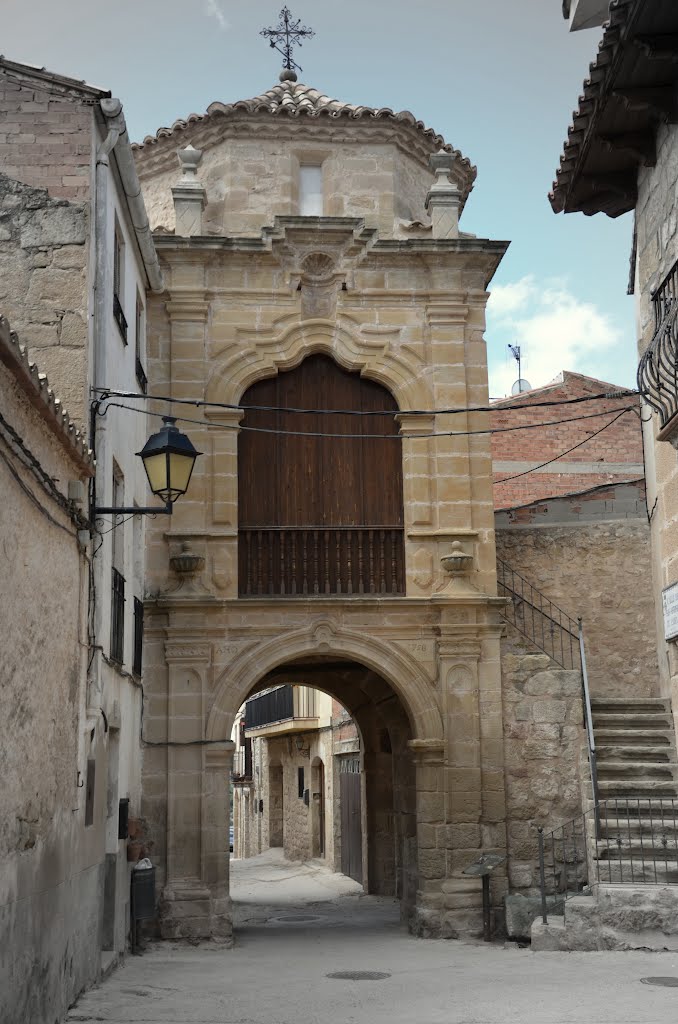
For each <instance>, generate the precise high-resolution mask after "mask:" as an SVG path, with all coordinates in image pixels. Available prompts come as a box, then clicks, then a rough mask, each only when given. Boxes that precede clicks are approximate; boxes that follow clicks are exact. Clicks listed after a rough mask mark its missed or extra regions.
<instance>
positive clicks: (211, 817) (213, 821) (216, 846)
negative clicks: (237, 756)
mask: <svg viewBox="0 0 678 1024" xmlns="http://www.w3.org/2000/svg"><path fill="white" fill-rule="evenodd" d="M234 749H235V744H234V743H233V742H232V741H230V740H224V741H223V742H221V743H210V744H209V746H207V747H205V770H204V773H203V788H202V876H203V878H204V880H205V882H206V883H207V886H208V888H209V891H210V906H211V914H210V937H211V938H212V939H218V940H222V941H229V940H230V939H231V937H232V934H233V925H232V921H231V898H230V896H229V867H230V852H229V849H230V843H229V824H230V822H229V801H228V788H229V780H230V778H231V771H232V769H233V751H234Z"/></svg>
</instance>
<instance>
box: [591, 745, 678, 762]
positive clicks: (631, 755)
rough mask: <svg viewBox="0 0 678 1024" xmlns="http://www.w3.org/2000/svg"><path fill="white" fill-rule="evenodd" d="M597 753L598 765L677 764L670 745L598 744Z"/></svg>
mask: <svg viewBox="0 0 678 1024" xmlns="http://www.w3.org/2000/svg"><path fill="white" fill-rule="evenodd" d="M596 753H597V755H598V764H607V763H608V762H609V761H635V762H636V763H637V764H646V763H648V764H653V763H654V762H660V763H668V762H672V763H675V762H676V752H675V750H673V748H672V747H669V746H668V745H667V746H665V747H662V746H656V745H655V746H650V745H649V744H647V745H645V744H618V743H597V744H596Z"/></svg>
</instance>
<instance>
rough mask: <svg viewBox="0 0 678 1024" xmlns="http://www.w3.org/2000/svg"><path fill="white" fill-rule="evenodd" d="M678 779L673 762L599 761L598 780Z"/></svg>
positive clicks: (677, 767)
mask: <svg viewBox="0 0 678 1024" xmlns="http://www.w3.org/2000/svg"><path fill="white" fill-rule="evenodd" d="M676 777H678V765H677V764H676V763H675V762H671V761H665V762H663V763H662V762H657V761H655V762H647V761H628V760H627V761H599V762H598V779H599V780H601V781H602V780H603V779H622V780H626V779H629V778H632V779H635V780H638V781H641V780H648V781H649V780H651V779H675V778H676Z"/></svg>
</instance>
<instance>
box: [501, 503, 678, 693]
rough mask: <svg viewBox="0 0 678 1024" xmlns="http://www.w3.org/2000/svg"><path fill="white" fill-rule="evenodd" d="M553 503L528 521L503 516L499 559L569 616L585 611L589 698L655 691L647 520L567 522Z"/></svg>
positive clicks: (656, 678)
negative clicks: (516, 521)
mask: <svg viewBox="0 0 678 1024" xmlns="http://www.w3.org/2000/svg"><path fill="white" fill-rule="evenodd" d="M573 501H574V502H575V503H576V499H573ZM571 503H572V502H571ZM554 507H555V503H550V504H544V505H543V506H538V507H536V511H535V514H534V515H533V516H532V517H531V519H530V520H528V521H529V522H530V525H517V524H516V525H515V526H511V525H509V524H508V522H507V520H506V517H504V516H502V517H501V519H500V521H499V522H498V524H497V526H498V528H497V534H496V538H497V555H498V557H499V558H501V559H503V560H504V561H505V562H507V563H508V564H509V565H510V566H511V568H512V569H514V570H515V571H516V572H517V573H519V574H520V575H521V576H523V577H525V579H526V580H528V581H529V582H530V583H531V584H532V585H533V586H534V587H536V588H537V589H538V590H540V591H541V592H542V593H543V594H545V595H546V596H547V597H548V598H549V599H550V600H551V601H553V602H554V603H555V604H557V605H559V606H560V607H561V608H562V609H563V610H564V611H565V612H566V613H567V614H568V615H570V616H571V617H572V618H573V619H576V618H577V617H578V616H581V617H582V619H583V623H584V635H585V642H586V657H587V665H588V671H589V680H590V685H591V692H592V695H593V696H603V695H604V696H618V697H623V696H625V697H647V696H652V695H655V696H656V695H657V687H658V671H657V655H656V649H655V635H654V629H655V620H654V617H655V605H654V594H653V589H652V571H651V556H650V533H649V527H648V524H647V520H646V519H641V518H629V519H619V520H617V521H614V520H606V519H601V520H599V521H597V522H586V521H579V522H573V523H570V524H567V525H565V524H563V523H562V519H563V509H562V507H561V508H560V510H559V511H557V512H555V511H554ZM540 510H541V512H540ZM550 520H552V525H548V524H549V522H550ZM538 522H540V523H541V524H542V525H536V524H537V523H538ZM532 523H534V524H535V525H532ZM509 629H510V627H509ZM510 633H511V635H512V634H513V631H512V630H511V629H510ZM513 639H515V637H513ZM528 649H529V648H528Z"/></svg>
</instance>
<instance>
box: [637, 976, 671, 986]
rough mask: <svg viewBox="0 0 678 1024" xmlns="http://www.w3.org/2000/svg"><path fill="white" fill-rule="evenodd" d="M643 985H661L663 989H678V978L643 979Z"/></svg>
mask: <svg viewBox="0 0 678 1024" xmlns="http://www.w3.org/2000/svg"><path fill="white" fill-rule="evenodd" d="M640 980H641V981H642V983H643V985H661V987H662V988H678V978H671V977H669V978H641V979H640Z"/></svg>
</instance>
